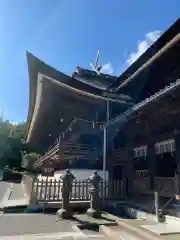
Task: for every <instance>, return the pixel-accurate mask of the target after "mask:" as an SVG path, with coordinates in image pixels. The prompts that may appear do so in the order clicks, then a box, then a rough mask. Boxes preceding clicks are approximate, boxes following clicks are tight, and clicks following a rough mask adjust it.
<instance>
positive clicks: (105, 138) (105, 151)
mask: <svg viewBox="0 0 180 240" xmlns="http://www.w3.org/2000/svg"><path fill="white" fill-rule="evenodd" d="M108 122H109V99H108V98H107V99H106V123H107V124H108ZM103 139H104V141H103V183H104V184H103V201H104V198H105V192H106V189H105V187H106V153H107V128H106V127H104V138H103Z"/></svg>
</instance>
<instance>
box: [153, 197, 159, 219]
mask: <svg viewBox="0 0 180 240" xmlns="http://www.w3.org/2000/svg"><path fill="white" fill-rule="evenodd" d="M154 198H155V213H156V221H157V222H159V193H158V192H154Z"/></svg>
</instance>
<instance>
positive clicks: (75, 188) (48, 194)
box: [31, 178, 126, 203]
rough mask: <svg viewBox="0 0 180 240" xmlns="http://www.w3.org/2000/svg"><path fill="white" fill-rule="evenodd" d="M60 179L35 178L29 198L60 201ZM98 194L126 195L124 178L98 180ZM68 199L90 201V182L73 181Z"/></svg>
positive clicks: (119, 196)
mask: <svg viewBox="0 0 180 240" xmlns="http://www.w3.org/2000/svg"><path fill="white" fill-rule="evenodd" d="M61 189H62V180H56V179H55V180H52V179H48V178H47V179H46V180H36V181H34V183H33V187H32V194H31V198H32V199H33V201H34V202H36V203H38V202H61V200H62V193H61ZM99 195H100V197H103V195H104V197H105V198H110V199H111V198H112V199H113V198H115V199H120V198H123V197H125V196H126V186H125V181H124V180H120V181H119V180H118V181H112V182H108V181H106V182H105V183H104V182H100V184H99ZM70 201H90V182H89V181H88V180H81V181H77V180H75V181H73V185H72V193H71V195H70Z"/></svg>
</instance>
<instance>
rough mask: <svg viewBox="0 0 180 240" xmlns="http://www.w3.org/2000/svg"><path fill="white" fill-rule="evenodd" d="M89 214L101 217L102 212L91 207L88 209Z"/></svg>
mask: <svg viewBox="0 0 180 240" xmlns="http://www.w3.org/2000/svg"><path fill="white" fill-rule="evenodd" d="M87 215H88V216H89V217H93V218H100V217H101V212H100V211H98V210H95V209H93V208H89V209H88V210H87Z"/></svg>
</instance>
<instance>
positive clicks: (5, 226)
mask: <svg viewBox="0 0 180 240" xmlns="http://www.w3.org/2000/svg"><path fill="white" fill-rule="evenodd" d="M16 239H17V240H42V239H56V240H58V239H66V240H68V239H69V240H73V239H76V240H78V239H96V240H99V239H105V237H104V236H103V235H102V234H88V235H86V234H84V233H83V232H82V231H80V230H79V229H78V228H77V226H76V224H75V222H73V221H68V220H58V219H56V216H55V215H50V214H5V215H2V216H0V240H16Z"/></svg>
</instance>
